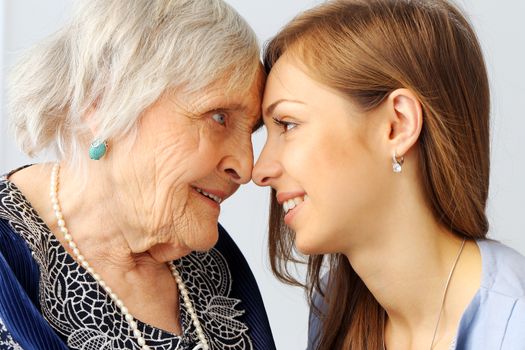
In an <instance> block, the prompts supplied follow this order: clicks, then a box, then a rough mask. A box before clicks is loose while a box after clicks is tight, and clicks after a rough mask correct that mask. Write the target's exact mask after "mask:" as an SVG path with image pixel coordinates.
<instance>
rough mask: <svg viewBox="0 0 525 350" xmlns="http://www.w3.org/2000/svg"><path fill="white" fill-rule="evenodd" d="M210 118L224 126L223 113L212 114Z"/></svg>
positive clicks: (224, 116) (224, 115) (224, 117)
mask: <svg viewBox="0 0 525 350" xmlns="http://www.w3.org/2000/svg"><path fill="white" fill-rule="evenodd" d="M211 118H212V119H213V120H214V121H216V122H217V123H219V124H221V125H225V124H226V114H224V113H219V112H216V113H213V115H212V116H211Z"/></svg>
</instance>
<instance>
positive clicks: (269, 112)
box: [264, 99, 306, 115]
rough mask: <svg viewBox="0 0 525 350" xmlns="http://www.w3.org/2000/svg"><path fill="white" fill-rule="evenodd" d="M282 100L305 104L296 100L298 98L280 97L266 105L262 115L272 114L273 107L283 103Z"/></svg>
mask: <svg viewBox="0 0 525 350" xmlns="http://www.w3.org/2000/svg"><path fill="white" fill-rule="evenodd" d="M283 102H292V103H298V104H302V105H304V104H306V103H304V102H302V101H298V100H287V99H280V100H277V101H275V102H274V103H272V104H271V105H269V106H268V107H266V110H265V111H264V115H269V114H272V113H273V111H274V110H275V108H276V107H277V105H279V104H280V103H283Z"/></svg>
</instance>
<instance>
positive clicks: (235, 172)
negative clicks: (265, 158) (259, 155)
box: [219, 138, 253, 185]
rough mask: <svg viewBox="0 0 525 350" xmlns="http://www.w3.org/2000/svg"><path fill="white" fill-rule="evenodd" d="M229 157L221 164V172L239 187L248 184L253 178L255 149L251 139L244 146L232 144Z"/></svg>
mask: <svg viewBox="0 0 525 350" xmlns="http://www.w3.org/2000/svg"><path fill="white" fill-rule="evenodd" d="M229 148H230V150H229V152H228V155H227V156H225V157H224V158H223V159H222V161H221V162H220V164H219V168H220V171H222V172H223V173H225V174H226V175H227V176H228V177H229V178H230V179H231V181H232V182H235V183H237V184H239V185H244V184H246V183H248V182H249V181H250V179H251V176H252V168H253V149H252V141H251V138H249V139H248V141H247V142H246V141H245V142H243V143H242V144H239V143H235V142H232V145H231V146H230V147H229Z"/></svg>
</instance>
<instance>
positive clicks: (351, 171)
mask: <svg viewBox="0 0 525 350" xmlns="http://www.w3.org/2000/svg"><path fill="white" fill-rule="evenodd" d="M306 72H307V70H306V68H304V66H302V64H301V63H300V62H299V61H298V60H297V59H295V58H293V57H292V56H290V55H288V54H285V55H283V56H282V57H281V58H280V59H279V60H278V61H277V63H276V64H275V65H274V67H273V68H272V70H271V72H270V75H269V77H268V80H267V84H266V91H265V94H264V99H263V106H262V107H263V117H264V123H265V125H266V128H267V131H268V138H267V141H266V144H265V146H264V149H263V151H262V153H261V156H260V158H259V159H258V161H257V163H256V165H255V168H254V171H253V180H254V181H255V182H256V183H257V184H258V185H260V186H271V187H272V188H274V189H275V190H276V192H277V199H278V201H279V203H281V204H282V205H283V208H284V210H285V212H287V214H286V216H285V223H286V224H287V225H288V226H289V227H290V228H291V229H293V230H294V231H295V233H296V242H295V243H296V246H297V248H298V249H299V250H300V251H301V252H303V253H306V254H321V253H331V252H342V251H345V250H346V248H347V246H348V245H350V244H354V243H356V242H355V240H359V239H366V237H362V235H356V234H354V233H355V232H358V228H360V227H363V226H362V225H366V224H367V223H370V222H373V221H374V216H375V215H376V214H377V213H378V212H380V211H381V210H382V209H381V206H382V204H381V202H382V201H383V199H384V196H385V193H387V192H388V191H386V187H387V186H388V184H389V181H387V180H386V179H384V178H385V177H386V176H391V174H392V172H391V171H389V166H391V165H389V163H388V153H385V151H384V150H382V149H381V148H382V147H381V146H379V145H380V144H381V142H380V138H381V137H382V135H385V134H386V135H388V131H387V130H384V128H386V127H387V126H386V124H385V123H382V122H381V120H382V118H381V117H380V114H381V113H380V112H377V111H376V112H374V113H365V112H363V111H361V110H359V108H358V107H357V106H356V105H355V104H353V103H352V102H350V100H349V99H348V98H345V97H344V96H343V95H342V94H340V93H339V92H337V91H336V90H334V89H331V88H329V87H328V86H326V85H323V84H321V83H319V82H317V81H316V80H314V79H312V78H311V77H310V76H309V75H307V73H306ZM291 202H294V203H293V204H292V203H291ZM386 202H387V201H386ZM384 205H388V204H387V203H384ZM290 207H293V209H289V208H290ZM365 227H366V226H365Z"/></svg>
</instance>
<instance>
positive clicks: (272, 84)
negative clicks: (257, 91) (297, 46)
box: [262, 53, 329, 116]
mask: <svg viewBox="0 0 525 350" xmlns="http://www.w3.org/2000/svg"><path fill="white" fill-rule="evenodd" d="M328 89H329V88H328V87H327V86H325V85H323V84H321V83H319V82H317V81H315V80H314V79H312V78H311V77H310V76H308V75H307V73H306V67H304V65H303V64H302V63H301V62H300V61H299V60H298V59H296V58H294V57H291V56H289V55H288V54H286V53H285V54H284V55H283V56H281V57H280V58H279V59H278V60H277V62H276V63H275V64H274V66H273V67H272V70H271V71H270V74H269V75H268V80H267V81H266V88H265V91H264V98H263V102H262V110H263V114H264V115H265V116H266V114H267V113H266V112H267V111H269V110H270V111H271V109H272V105H274V104H275V103H276V102H278V101H281V100H301V101H304V102H308V101H309V100H311V99H312V97H314V95H315V94H316V92H317V91H319V90H328Z"/></svg>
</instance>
